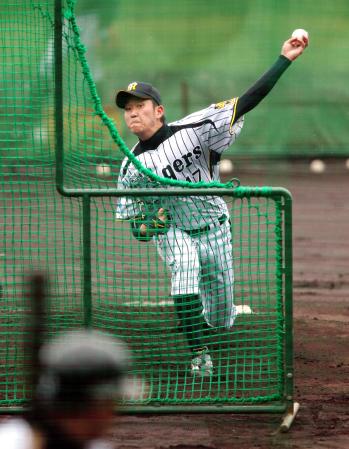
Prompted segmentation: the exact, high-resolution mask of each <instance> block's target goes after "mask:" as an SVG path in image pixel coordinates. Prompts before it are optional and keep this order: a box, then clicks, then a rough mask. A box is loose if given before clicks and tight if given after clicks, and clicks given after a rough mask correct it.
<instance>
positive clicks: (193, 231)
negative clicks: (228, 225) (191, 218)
mask: <svg viewBox="0 0 349 449" xmlns="http://www.w3.org/2000/svg"><path fill="white" fill-rule="evenodd" d="M227 218H228V217H227V216H226V215H225V214H223V215H221V216H220V217H219V218H218V223H212V224H210V225H206V226H203V227H202V228H198V229H183V231H184V232H186V233H187V234H189V235H190V236H191V237H195V236H196V235H199V234H204V233H205V232H208V231H211V230H212V229H214V228H216V227H217V226H218V224H219V226H221V225H222V224H223V223H225V222H226V221H227Z"/></svg>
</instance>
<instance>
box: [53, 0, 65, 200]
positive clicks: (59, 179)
mask: <svg viewBox="0 0 349 449" xmlns="http://www.w3.org/2000/svg"><path fill="white" fill-rule="evenodd" d="M62 25H63V22H62V0H55V26H54V51H55V54H54V59H55V133H56V136H55V137H56V151H55V153H56V187H57V190H58V191H59V192H61V191H62V189H63V162H64V161H63V72H62V70H63V56H62V55H63V51H62V42H63V39H62Z"/></svg>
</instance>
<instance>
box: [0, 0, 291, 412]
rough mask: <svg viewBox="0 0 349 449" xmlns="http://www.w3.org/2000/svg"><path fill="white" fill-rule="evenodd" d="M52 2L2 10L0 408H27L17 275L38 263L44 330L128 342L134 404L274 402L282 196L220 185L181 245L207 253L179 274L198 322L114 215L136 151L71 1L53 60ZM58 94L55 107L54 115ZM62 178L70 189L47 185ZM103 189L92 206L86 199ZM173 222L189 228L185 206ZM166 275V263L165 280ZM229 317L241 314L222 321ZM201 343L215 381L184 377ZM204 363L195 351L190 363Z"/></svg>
mask: <svg viewBox="0 0 349 449" xmlns="http://www.w3.org/2000/svg"><path fill="white" fill-rule="evenodd" d="M132 5H133V2H130V11H131V10H132ZM150 5H153V3H152V2H150ZM54 6H55V5H54V1H53V0H47V1H46V2H45V1H31V0H17V1H14V0H12V1H9V2H6V3H2V4H1V6H0V13H1V14H0V24H1V31H0V33H1V40H0V47H1V53H2V56H1V60H0V139H1V150H0V151H1V203H0V207H1V234H2V235H1V247H0V258H1V263H2V269H1V273H0V285H1V290H0V293H1V300H0V365H1V369H0V406H2V407H9V406H13V405H17V404H19V405H21V404H23V403H24V402H25V401H26V400H27V399H28V398H29V396H30V391H28V390H27V387H26V382H25V376H26V373H27V371H28V367H29V366H30V358H29V356H28V354H27V353H26V351H25V347H26V343H27V342H28V341H29V340H30V338H31V336H30V333H29V330H28V324H27V321H28V320H27V318H28V304H27V302H26V301H25V299H24V297H23V282H24V281H23V279H24V276H25V274H26V273H28V272H29V270H30V269H32V268H33V267H35V268H40V269H44V270H47V272H48V274H49V276H50V291H51V295H50V298H49V301H48V311H49V319H48V327H49V333H50V334H54V333H56V332H58V331H62V330H66V329H71V328H76V327H80V326H82V325H92V326H93V327H95V328H97V329H100V330H104V331H107V332H110V333H112V334H114V335H118V336H121V337H122V338H124V339H125V341H126V342H127V343H128V344H129V345H130V347H131V348H132V350H133V353H134V369H135V371H136V373H137V375H139V377H140V378H141V379H143V380H142V389H141V394H140V396H137V398H136V397H135V398H133V399H132V400H131V401H130V402H131V403H133V404H138V405H139V404H143V405H144V404H156V403H157V404H158V403H160V404H162V405H164V404H165V405H166V404H168V405H181V404H182V405H183V404H189V405H190V404H191V405H193V404H205V405H209V404H217V403H219V404H223V405H224V404H241V403H249V404H253V403H264V402H268V401H278V400H280V401H281V400H282V399H283V397H284V388H285V357H286V349H285V299H286V294H285V291H286V285H285V264H286V263H287V264H290V263H291V261H290V260H289V259H287V257H286V258H285V238H286V235H285V233H284V226H285V222H284V220H285V212H284V196H283V193H282V192H281V193H279V194H277V195H275V192H273V189H271V188H259V189H258V188H247V187H238V188H235V189H230V190H229V191H228V192H227V189H225V190H224V192H225V193H224V200H225V202H226V205H227V209H226V211H227V212H226V216H225V217H224V220H223V222H222V223H217V222H216V223H215V229H201V230H200V231H199V232H197V233H196V234H195V235H191V236H190V237H193V238H194V239H197V240H198V239H200V241H201V244H202V245H203V246H204V247H206V249H205V250H203V249H202V250H200V251H201V253H200V251H198V252H197V253H196V254H197V257H199V258H200V259H202V260H204V261H205V262H204V263H203V268H204V269H203V270H202V271H201V272H200V273H199V274H198V273H197V272H196V271H195V270H196V265H195V264H194V265H195V266H194V267H192V266H188V267H187V269H186V271H185V273H186V278H187V280H186V282H191V283H192V285H194V286H195V285H196V284H195V283H199V292H200V294H201V293H202V292H204V295H206V296H205V297H206V300H207V298H211V297H212V298H215V300H214V301H213V302H212V301H210V300H207V301H208V302H207V305H206V310H205V317H206V318H207V320H208V321H211V323H214V327H213V328H207V326H206V325H205V321H204V320H203V317H202V314H201V307H202V303H201V300H200V301H198V299H197V298H196V297H195V295H196V293H195V292H196V291H197V290H198V288H197V287H198V286H197V285H196V287H195V288H196V289H195V288H193V291H192V292H191V294H190V295H188V294H186V295H184V294H183V292H182V291H181V288H178V290H177V294H176V295H174V294H173V292H171V290H172V289H173V282H172V281H173V279H171V264H169V263H166V262H165V258H164V257H161V255H160V254H159V252H158V250H157V247H156V245H154V242H152V241H146V242H142V241H139V240H137V239H136V238H135V237H134V236H133V235H132V232H131V228H130V223H129V221H127V220H119V219H116V218H115V210H116V204H117V202H118V201H119V200H120V198H119V197H120V196H121V192H118V191H117V190H116V181H117V178H118V174H119V168H120V163H121V160H122V159H123V158H124V156H125V155H126V156H130V157H131V159H132V156H131V155H130V152H129V150H128V148H127V146H126V145H125V144H124V142H123V140H122V139H121V137H120V135H119V132H118V129H120V126H121V124H120V123H121V122H120V121H119V120H120V117H119V116H118V115H117V114H116V112H115V110H114V109H111V108H109V109H108V107H102V102H101V100H100V97H99V95H98V93H97V88H96V84H95V81H94V78H93V73H92V72H91V70H90V69H89V66H88V63H87V59H86V53H85V48H84V46H83V44H82V39H81V35H80V32H79V29H78V27H77V21H76V15H75V11H74V6H75V3H74V2H73V1H70V0H67V1H66V2H63V8H62V18H63V27H62V31H60V42H61V43H62V63H61V62H60V61H59V60H58V61H57V54H55V51H54V49H55V46H54V42H55V41H54V37H55V35H54V23H55V15H54ZM206 6H207V5H206ZM121 7H125V4H124V2H120V8H121ZM207 8H208V7H207ZM204 10H205V8H204ZM208 10H209V8H208ZM132 11H133V14H135V15H136V14H137V11H136V10H132ZM161 11H162V9H161ZM161 11H159V13H160V12H161ZM125 23H127V20H126V18H125ZM56 37H57V36H56ZM57 64H61V66H60V67H59V68H60V69H61V74H62V86H61V88H59V86H58V89H57V90H56V91H55V88H56V87H57V85H56V84H55V76H56V75H57ZM55 96H56V97H55ZM57 96H58V97H59V98H60V99H61V100H62V110H61V111H59V110H57V111H55V99H56V100H57ZM60 119H62V121H63V123H62V124H63V133H62V137H63V139H62V144H63V146H62V148H56V140H55V138H56V135H55V125H56V122H57V120H60ZM116 125H118V126H116ZM58 131H59V128H58ZM56 153H57V154H58V158H57V161H58V162H59V163H58V165H59V166H58V167H57V166H56ZM132 161H133V162H134V163H135V165H136V166H137V167H138V168H139V169H140V170H141V171H142V172H143V174H144V176H148V177H150V182H151V185H154V183H155V185H156V186H157V187H159V183H160V187H162V186H165V185H167V186H168V185H169V184H170V186H171V187H187V184H188V183H182V184H181V183H179V184H178V183H177V184H178V185H177V184H176V183H172V181H171V180H167V181H166V180H163V179H159V178H157V177H156V176H154V174H152V173H149V172H148V171H147V170H146V169H145V168H144V167H142V166H141V165H140V164H139V163H138V162H137V161H136V160H134V158H133V159H132ZM56 170H57V171H58V174H59V176H58V179H59V182H61V184H60V186H59V188H60V190H61V191H65V196H62V195H61V194H59V193H58V191H57V189H56ZM191 186H192V187H193V186H195V185H194V184H192V185H191ZM199 186H201V187H203V186H205V187H207V186H208V185H207V184H203V183H201V184H199ZM232 186H234V184H233V183H229V184H227V185H223V184H220V183H213V184H212V185H211V187H215V188H217V187H232ZM216 190H217V189H216ZM216 190H215V192H216ZM102 191H103V192H104V194H103V195H102V194H101V193H100V196H99V197H94V196H93V195H92V193H93V192H94V193H95V194H96V192H97V193H98V192H102ZM67 192H68V193H67ZM69 192H70V194H71V195H72V196H69ZM81 192H84V194H83V196H81V195H82V194H81ZM89 192H90V193H89ZM91 192H92V193H91ZM79 195H80V196H79ZM183 195H185V192H184V191H183ZM192 195H193V196H194V197H195V196H199V195H198V193H197V192H196V193H193V194H192ZM215 195H216V196H219V193H217V192H216V193H215ZM185 198H186V197H185ZM134 200H135V201H138V202H142V203H143V204H145V207H146V209H147V210H149V208H151V207H155V206H154V205H156V207H158V204H163V203H164V202H165V203H166V204H167V206H168V207H167V209H169V210H170V209H171V207H172V212H171V210H170V212H171V213H172V214H173V213H174V212H175V206H176V201H179V200H183V198H181V197H180V193H177V196H174V194H171V192H170V191H169V193H168V195H167V196H166V195H163V196H161V197H156V196H155V198H154V197H149V196H144V195H143V194H142V193H138V194H137V197H135V198H134ZM156 210H157V209H156ZM179 220H180V218H179ZM182 220H183V223H184V222H185V223H187V226H189V228H191V229H192V228H194V227H195V226H194V225H193V222H194V217H191V216H190V214H189V213H188V211H187V215H186V216H183V217H182ZM220 227H222V228H223V227H224V229H226V230H227V234H226V236H228V238H229V232H231V235H232V242H230V240H229V241H228V242H225V243H224V244H223V245H225V246H222V241H220V238H218V237H217V234H216V231H217V228H218V229H219V228H220ZM184 229H185V228H184ZM229 230H230V231H229ZM186 235H187V236H188V235H189V234H186ZM177 243H178V242H177ZM219 245H221V246H220V247H219ZM194 246H195V245H194ZM212 247H218V250H216V254H218V255H219V262H217V260H214V258H213V259H212V257H211V255H210V251H211V249H212ZM178 248H179V251H181V253H182V254H187V253H188V248H183V247H180V245H179V246H178V245H177V247H174V246H173V247H172V251H173V252H175V251H178ZM230 248H231V249H232V253H233V256H234V279H235V280H234V282H232V279H231V278H230V279H231V281H230V283H229V284H227V283H226V284H225V286H224V288H222V287H217V286H216V284H215V282H216V280H215V279H217V276H218V275H219V273H218V272H217V266H219V270H220V273H223V276H228V278H229V276H232V273H231V271H232V264H233V262H232V259H231V255H230ZM170 249H171V248H170ZM194 250H195V251H196V249H195V248H194V249H193V248H192V249H191V251H194ZM195 251H194V252H195ZM173 273H174V270H173V266H172V278H173ZM188 279H189V281H188ZM174 296H177V298H175V299H174ZM233 298H234V304H235V306H239V307H240V311H245V312H246V311H249V312H250V311H252V313H241V314H237V311H236V310H235V309H234V310H233V306H232V299H233ZM201 299H202V298H201ZM212 304H214V307H213V310H209V309H210V307H212ZM218 305H220V306H219V307H218ZM243 307H245V308H244V309H243ZM248 308H249V309H248ZM232 314H233V315H234V316H235V317H236V318H235V321H234V324H233V326H232V327H231V328H229V327H230V326H229V325H227V322H228V321H229V320H230V318H231V316H232ZM231 321H232V320H231ZM199 344H200V348H206V347H207V348H208V349H209V353H210V356H211V358H212V362H213V375H209V376H207V377H201V376H195V375H194V376H193V375H192V373H191V360H192V359H193V358H195V357H193V353H192V351H191V349H193V347H194V346H195V349H198V346H199ZM195 355H197V354H195ZM205 355H206V356H207V354H203V353H201V354H200V357H201V358H200V360H202V357H203V356H205ZM200 363H201V362H200Z"/></svg>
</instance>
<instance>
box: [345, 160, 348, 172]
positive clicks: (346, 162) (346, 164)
mask: <svg viewBox="0 0 349 449" xmlns="http://www.w3.org/2000/svg"><path fill="white" fill-rule="evenodd" d="M345 166H346V168H347V169H348V170H349V159H347V160H346V161H345Z"/></svg>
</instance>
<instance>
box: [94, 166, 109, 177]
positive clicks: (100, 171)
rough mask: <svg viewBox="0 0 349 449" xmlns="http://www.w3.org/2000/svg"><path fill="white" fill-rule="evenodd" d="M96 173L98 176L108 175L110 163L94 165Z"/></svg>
mask: <svg viewBox="0 0 349 449" xmlns="http://www.w3.org/2000/svg"><path fill="white" fill-rule="evenodd" d="M96 173H97V175H98V176H109V175H110V173H111V168H110V165H108V164H98V165H96Z"/></svg>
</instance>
